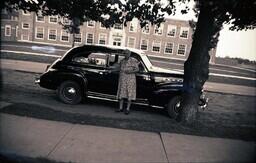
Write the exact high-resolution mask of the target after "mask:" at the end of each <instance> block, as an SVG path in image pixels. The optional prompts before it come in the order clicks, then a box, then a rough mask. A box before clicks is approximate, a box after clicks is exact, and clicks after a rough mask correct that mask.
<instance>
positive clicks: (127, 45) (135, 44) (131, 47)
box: [127, 37, 136, 48]
mask: <svg viewBox="0 0 256 163" xmlns="http://www.w3.org/2000/svg"><path fill="white" fill-rule="evenodd" d="M130 38H132V39H134V44H133V46H132V47H130V46H129V43H130V41H129V40H130ZM135 45H136V37H128V40H127V47H130V48H135Z"/></svg>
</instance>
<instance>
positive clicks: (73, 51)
mask: <svg viewBox="0 0 256 163" xmlns="http://www.w3.org/2000/svg"><path fill="white" fill-rule="evenodd" d="M87 50H88V51H94V50H97V51H102V52H117V53H118V54H119V55H125V54H124V53H122V51H124V50H130V51H131V52H132V53H135V54H136V55H139V56H143V55H145V53H144V51H142V50H138V49H134V48H128V47H122V46H111V45H98V44H95V45H83V46H76V47H73V48H71V49H70V50H69V51H67V52H66V54H65V55H64V56H63V57H62V59H64V60H70V59H71V58H72V56H74V54H76V53H79V52H81V51H87ZM70 52H71V53H70Z"/></svg>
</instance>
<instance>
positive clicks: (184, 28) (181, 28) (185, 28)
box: [179, 27, 189, 39]
mask: <svg viewBox="0 0 256 163" xmlns="http://www.w3.org/2000/svg"><path fill="white" fill-rule="evenodd" d="M185 30H187V31H188V35H187V37H186V38H184V37H181V35H182V32H183V31H185ZM188 37H189V27H180V34H179V38H180V39H188Z"/></svg>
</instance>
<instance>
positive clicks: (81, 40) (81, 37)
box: [73, 33, 83, 43]
mask: <svg viewBox="0 0 256 163" xmlns="http://www.w3.org/2000/svg"><path fill="white" fill-rule="evenodd" d="M76 35H80V36H81V37H80V38H81V41H80V42H78V41H75V38H76ZM73 39H74V43H82V42H83V34H82V33H78V34H75V35H74V38H73Z"/></svg>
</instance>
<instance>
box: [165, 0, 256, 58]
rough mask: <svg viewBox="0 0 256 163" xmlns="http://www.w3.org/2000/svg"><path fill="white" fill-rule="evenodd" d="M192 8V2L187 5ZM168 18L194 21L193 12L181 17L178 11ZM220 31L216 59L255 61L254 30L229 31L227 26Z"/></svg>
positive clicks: (255, 38)
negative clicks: (236, 58) (229, 58)
mask: <svg viewBox="0 0 256 163" xmlns="http://www.w3.org/2000/svg"><path fill="white" fill-rule="evenodd" d="M189 6H190V7H193V2H192V3H191V4H190V5H189ZM168 17H169V18H174V19H181V20H191V19H194V20H196V18H195V16H194V13H193V11H190V12H189V13H188V14H185V15H182V14H181V13H180V12H179V11H177V12H176V14H175V15H174V16H168ZM223 27H224V28H223V29H222V30H221V31H220V37H219V42H218V45H217V52H216V56H217V57H226V56H228V57H231V58H235V57H238V58H244V59H249V60H254V61H255V60H256V29H254V30H247V31H230V30H229V29H228V26H227V25H224V26H223Z"/></svg>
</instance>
